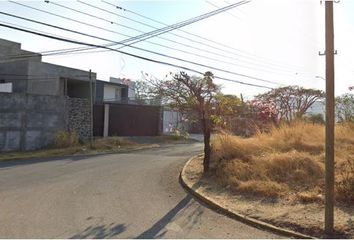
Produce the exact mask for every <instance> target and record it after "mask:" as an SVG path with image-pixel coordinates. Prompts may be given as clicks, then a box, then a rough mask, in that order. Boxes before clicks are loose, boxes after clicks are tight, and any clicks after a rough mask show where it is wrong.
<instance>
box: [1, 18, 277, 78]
mask: <svg viewBox="0 0 354 240" xmlns="http://www.w3.org/2000/svg"><path fill="white" fill-rule="evenodd" d="M0 14H3V15H6V16H10V17H14V18H18V19H21V20H25V21H29V22H33V23H37V24H40V25H44V26H48V27H52V28H56V29H59V30H64V31H69V32H71V33H75V34H80V35H84V36H88V37H93V38H96V39H100V40H104V41H109V42H111V43H112V44H107V45H105V46H114V45H118V44H123V43H122V42H124V41H122V42H116V41H112V40H109V39H105V38H101V37H96V36H93V35H90V34H86V33H82V32H78V31H74V30H70V29H67V28H63V27H59V26H56V25H52V24H48V23H44V22H41V21H37V20H34V19H30V18H25V17H21V16H18V15H14V14H10V13H5V12H1V11H0ZM31 30H33V29H31ZM35 31H36V30H35ZM59 37H60V36H59ZM139 41H142V40H137V41H135V42H133V43H130V44H128V45H126V44H123V45H124V46H130V47H132V48H135V49H138V50H142V51H148V52H150V53H154V54H158V55H160V53H156V52H152V51H149V50H146V49H143V48H139V47H133V46H131V45H132V44H134V43H137V42H139ZM89 49H90V48H81V49H80V48H74V50H73V51H70V49H69V50H68V51H66V49H65V50H64V51H59V52H58V54H59V53H73V52H76V50H78V51H81V50H89ZM172 49H173V48H172ZM102 51H108V50H98V51H95V52H102ZM180 51H182V52H184V53H186V54H189V55H192V56H197V57H202V58H205V59H209V60H213V61H216V62H222V63H226V64H230V65H233V66H238V67H244V68H248V69H253V70H255V68H252V67H248V66H245V65H241V64H235V63H232V62H228V61H222V60H218V59H214V58H210V57H208V56H204V55H201V54H193V53H190V52H187V51H184V50H180ZM90 53H93V52H90ZM48 55H57V54H55V53H50V54H48ZM21 57H22V58H23V57H24V56H23V55H20V58H21ZM165 57H166V56H165ZM168 57H169V56H168ZM175 60H178V59H175ZM216 70H219V69H216ZM256 70H257V69H256ZM258 70H260V69H258ZM261 71H265V72H273V71H270V70H263V69H261ZM229 72H230V71H229ZM273 73H277V72H273ZM268 82H269V81H268ZM269 83H274V82H269ZM275 84H277V83H275Z"/></svg>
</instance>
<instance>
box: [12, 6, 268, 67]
mask: <svg viewBox="0 0 354 240" xmlns="http://www.w3.org/2000/svg"><path fill="white" fill-rule="evenodd" d="M9 2H12V3H15V4H18V5H21V6H23V7H26V8H30V9H33V10H37V11H40V12H44V13H47V14H50V15H53V16H56V17H60V18H63V19H66V20H70V21H74V22H77V23H80V24H83V25H87V26H90V27H94V28H97V29H100V30H104V31H108V32H111V33H115V34H118V35H122V36H126V37H131V36H129V35H126V34H122V33H120V32H117V31H113V30H110V29H107V28H102V27H98V26H96V25H93V24H88V23H85V22H82V21H79V20H76V19H73V18H68V17H65V16H62V15H59V14H56V13H52V12H49V11H45V10H42V9H38V8H35V7H31V6H28V5H25V4H23V3H17V2H14V1H11V0H9ZM246 3H247V2H246ZM60 6H61V7H64V8H67V7H66V6H62V5H60ZM68 9H71V10H73V11H78V10H74V9H72V8H68ZM79 12H81V13H82V14H86V13H84V12H82V11H79ZM86 15H89V16H91V17H95V16H93V15H91V14H86ZM204 15H205V14H204ZM201 16H202V15H201ZM95 18H97V17H95ZM98 19H101V18H98ZM105 21H106V22H110V23H111V21H109V20H105ZM186 21H188V20H186ZM198 21H199V20H198ZM184 22H185V21H184ZM171 26H172V25H171ZM171 26H168V27H171ZM175 29H177V28H175ZM158 30H159V29H158ZM172 30H174V29H171V30H169V31H172ZM169 31H165V32H161V33H159V34H156V35H154V36H157V35H161V34H163V33H166V32H169ZM140 32H141V31H140ZM152 32H154V31H152ZM145 34H149V33H145ZM139 36H141V35H139ZM154 36H150V37H149V38H151V37H154ZM137 37H138V36H137ZM137 37H131V40H133V39H134V38H137ZM166 40H169V39H166ZM169 41H171V42H173V43H176V44H179V45H183V46H186V47H189V48H193V49H196V50H198V51H199V52H200V51H202V52H207V53H210V54H214V55H217V56H220V57H224V58H229V59H232V60H236V61H238V60H240V59H238V58H233V57H229V56H225V55H222V54H218V53H215V52H211V51H208V50H205V49H201V48H197V47H194V46H191V45H188V44H184V43H180V42H177V41H174V40H169ZM146 42H148V43H150V44H154V45H157V46H162V47H165V48H169V49H172V50H175V51H180V52H184V53H186V51H183V50H180V49H176V48H172V47H168V46H165V45H162V44H158V43H154V42H151V41H146ZM84 50H86V49H84ZM188 54H191V53H189V52H188ZM194 55H196V54H194ZM217 61H220V60H217ZM224 62H225V61H224ZM228 63H229V62H228ZM249 63H250V64H255V63H252V62H249ZM238 66H241V67H246V66H245V65H239V64H238ZM246 68H250V67H246ZM263 71H264V70H263ZM267 71H268V70H267Z"/></svg>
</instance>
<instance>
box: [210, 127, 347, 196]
mask: <svg viewBox="0 0 354 240" xmlns="http://www.w3.org/2000/svg"><path fill="white" fill-rule="evenodd" d="M335 136H336V139H335V141H336V142H335V154H336V156H335V161H336V165H335V174H336V186H335V190H336V199H337V200H339V201H344V202H350V203H353V202H354V124H350V123H346V124H338V125H336V134H335ZM324 142H325V136H324V126H323V125H319V124H310V123H304V122H295V123H292V124H290V125H288V124H287V125H282V126H280V127H279V128H273V129H272V130H271V131H270V132H269V133H258V134H257V135H256V136H254V137H253V138H247V139H245V138H241V137H237V136H231V135H225V134H223V135H217V136H216V137H215V138H214V139H213V141H212V153H211V166H212V168H213V169H214V171H213V172H215V175H216V177H217V179H218V181H219V182H220V183H222V184H223V185H225V186H228V185H229V186H230V187H232V188H233V189H235V190H236V191H239V192H242V193H247V192H248V193H251V194H257V195H263V196H273V197H274V196H276V194H273V193H267V192H266V191H265V190H264V189H269V191H272V187H274V189H278V190H279V191H280V194H278V195H277V196H278V197H281V196H283V195H284V192H288V193H294V194H297V193H299V192H300V193H304V194H300V195H298V196H297V199H298V200H300V201H301V202H312V201H317V200H319V197H318V196H321V195H323V185H324ZM275 183H277V184H279V185H276V184H275ZM257 184H260V185H259V186H257Z"/></svg>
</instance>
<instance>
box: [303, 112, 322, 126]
mask: <svg viewBox="0 0 354 240" xmlns="http://www.w3.org/2000/svg"><path fill="white" fill-rule="evenodd" d="M304 120H305V121H306V122H310V123H312V124H325V120H324V119H323V115H322V114H321V113H317V114H309V115H307V116H304Z"/></svg>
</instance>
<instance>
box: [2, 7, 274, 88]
mask: <svg viewBox="0 0 354 240" xmlns="http://www.w3.org/2000/svg"><path fill="white" fill-rule="evenodd" d="M0 13H1V14H3V13H2V12H0ZM5 14H6V13H5ZM6 15H9V14H6ZM10 15H11V16H15V15H13V14H10ZM20 18H21V19H25V20H27V21H30V22H35V23H37V24H41V25H45V26H48V27H52V28H56V29H60V30H63V31H68V32H71V33H75V34H80V35H83V36H87V37H91V38H95V39H99V40H104V41H108V42H111V43H112V44H110V45H113V44H117V45H118V44H121V45H123V46H121V47H120V48H117V49H121V48H123V47H130V48H133V49H137V50H140V51H144V52H148V53H152V54H155V55H158V56H162V57H166V58H170V59H173V60H178V61H182V62H185V63H189V64H193V65H196V66H201V67H206V68H209V69H213V70H217V71H221V72H225V73H229V74H233V75H236V76H240V77H245V78H250V79H253V80H257V81H262V82H266V83H271V84H277V85H278V84H279V83H277V82H273V81H269V80H265V79H262V78H258V77H250V76H249V75H245V74H241V73H236V72H233V71H229V70H224V69H221V68H217V67H213V66H208V65H205V64H201V63H196V62H193V61H189V60H185V59H181V58H177V57H173V56H169V55H166V54H162V53H158V52H155V51H151V50H147V49H143V48H140V47H136V46H131V44H134V43H136V42H138V41H142V39H140V40H137V41H135V42H132V43H129V44H125V43H122V42H124V41H121V42H116V41H112V40H110V39H106V38H102V37H97V36H94V35H91V34H87V33H82V32H79V31H75V30H71V29H68V28H63V27H59V26H56V25H52V24H48V23H43V22H40V21H36V20H31V19H28V18H23V17H20ZM105 46H108V45H105Z"/></svg>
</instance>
